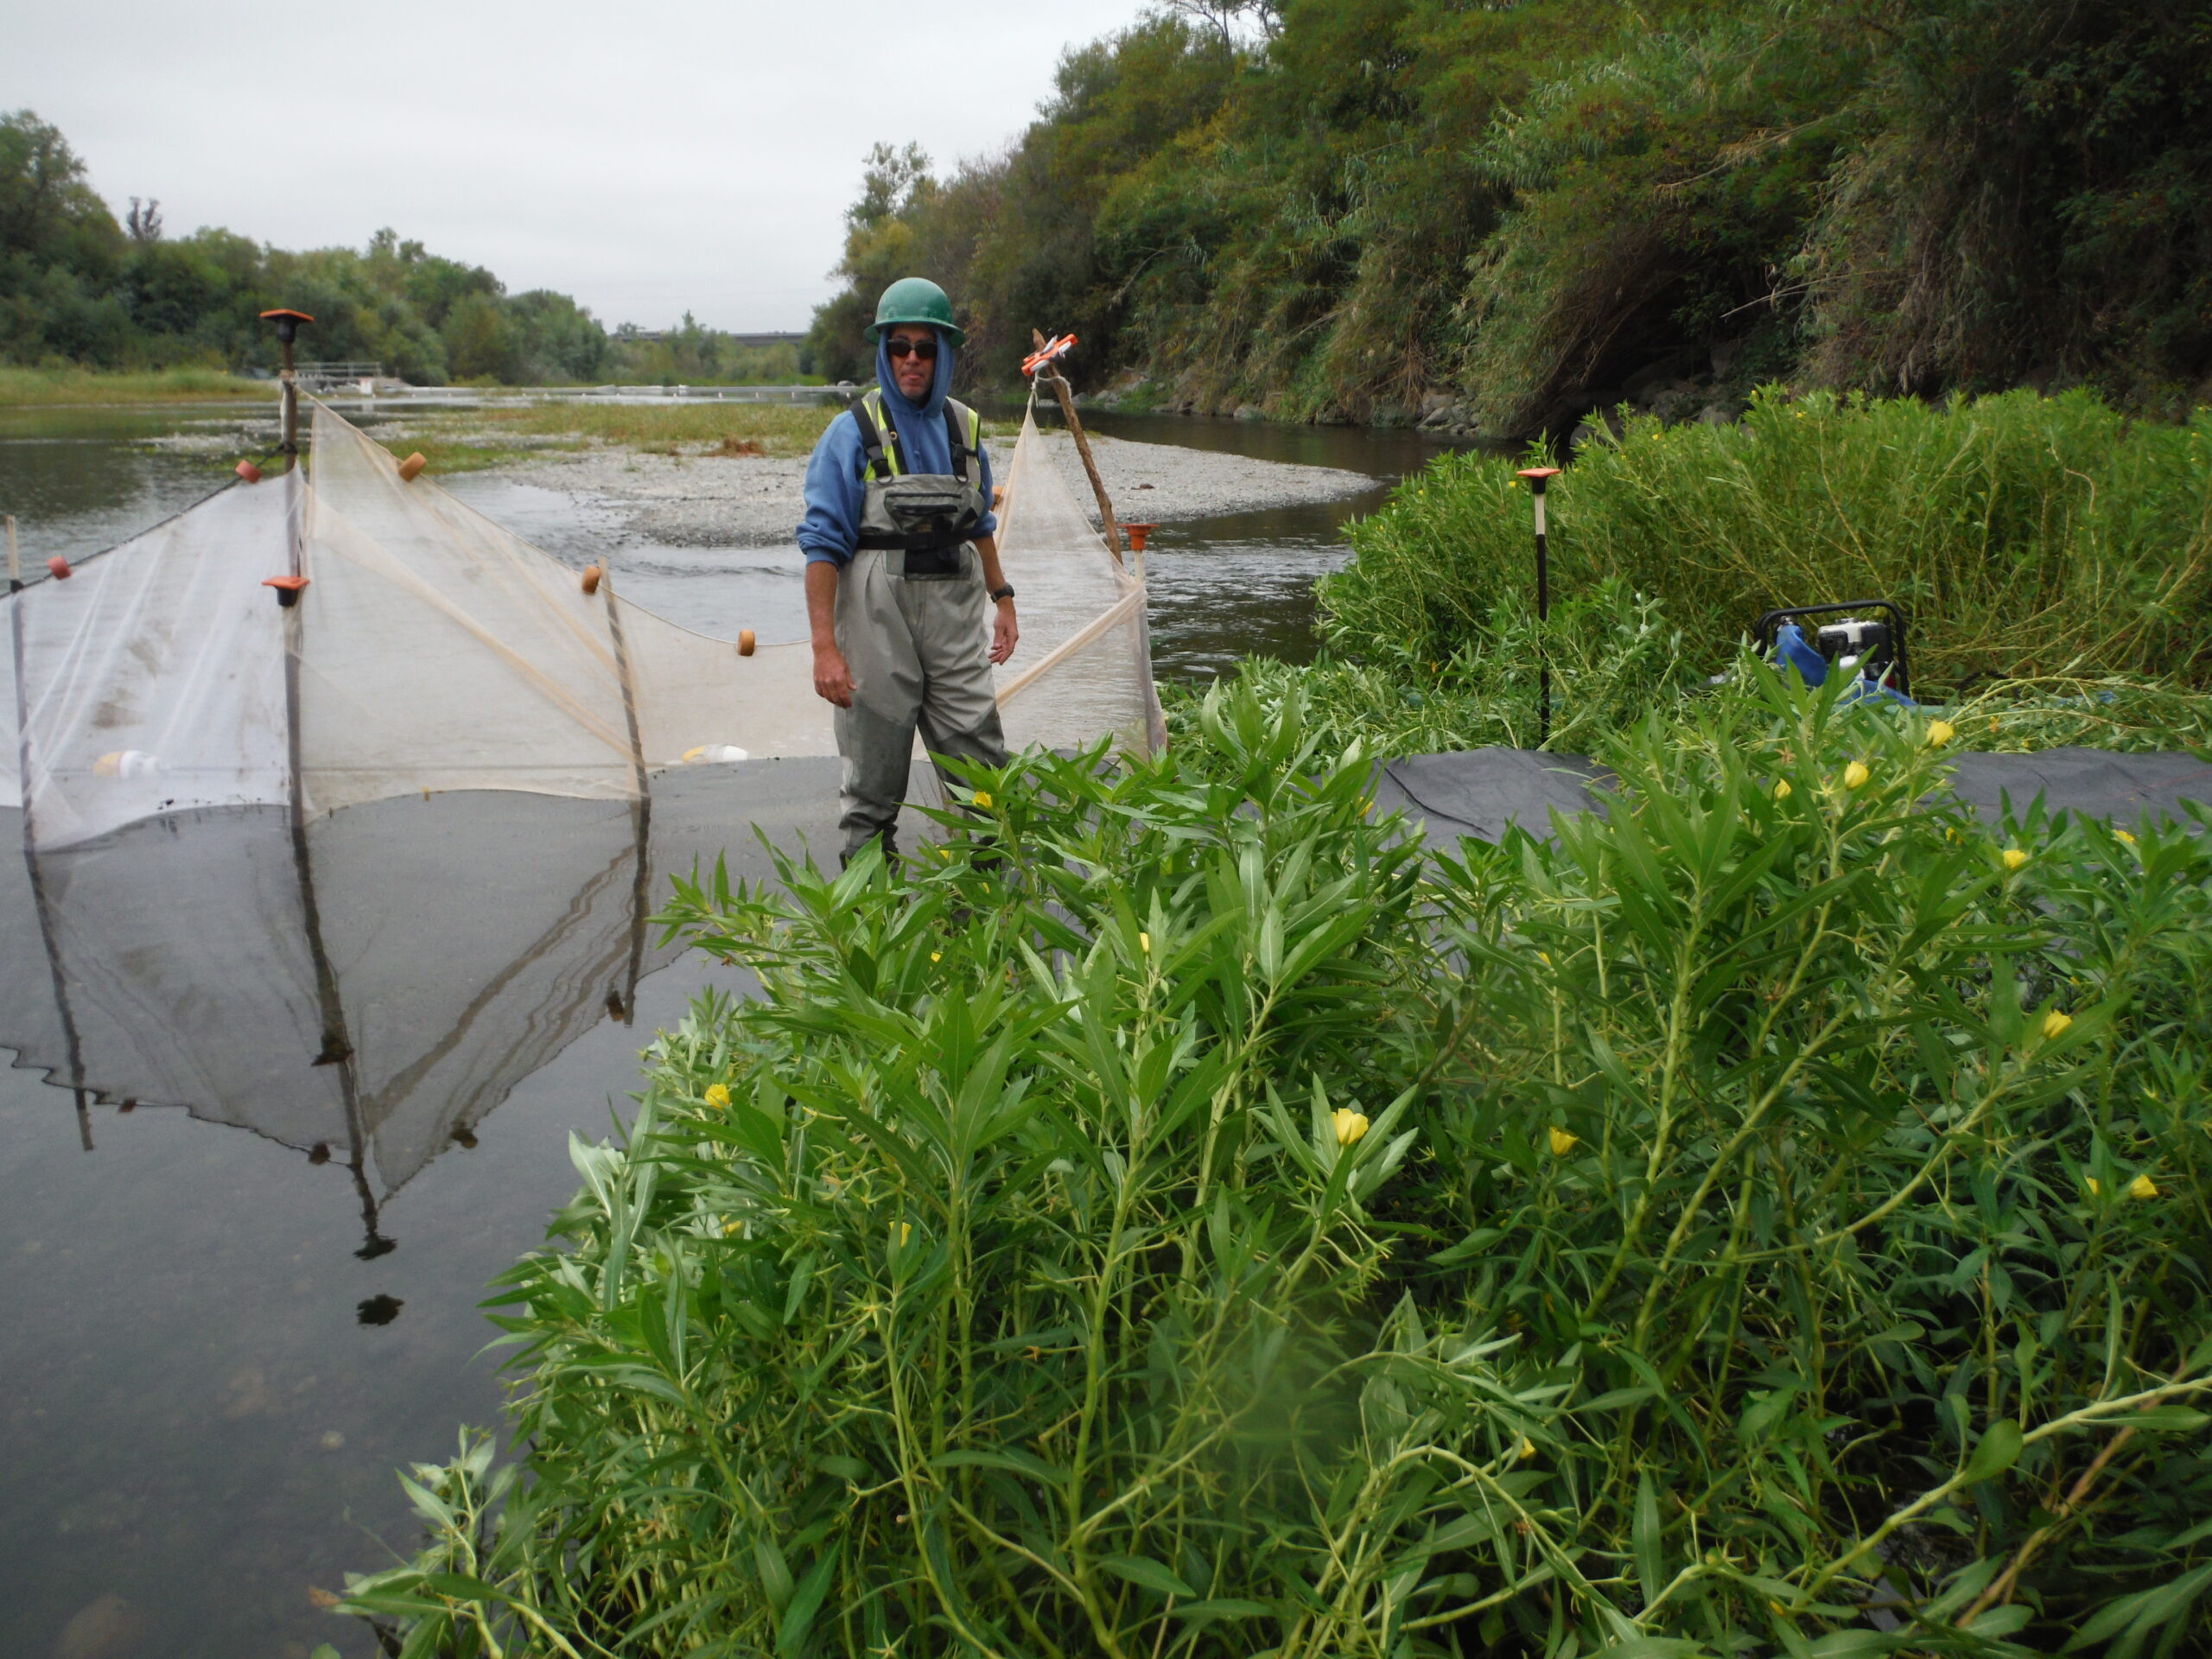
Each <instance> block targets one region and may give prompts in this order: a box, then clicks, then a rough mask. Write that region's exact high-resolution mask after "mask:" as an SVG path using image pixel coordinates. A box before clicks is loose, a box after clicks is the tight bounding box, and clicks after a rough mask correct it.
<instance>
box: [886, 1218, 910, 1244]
mask: <svg viewBox="0 0 2212 1659" xmlns="http://www.w3.org/2000/svg"><path fill="white" fill-rule="evenodd" d="M912 1236H914V1224H913V1223H912V1222H911V1221H902V1222H899V1223H897V1224H894V1225H893V1227H892V1229H891V1243H892V1247H893V1249H896V1248H898V1247H899V1245H901V1244H904V1243H906V1241H907V1240H908V1239H910V1238H912Z"/></svg>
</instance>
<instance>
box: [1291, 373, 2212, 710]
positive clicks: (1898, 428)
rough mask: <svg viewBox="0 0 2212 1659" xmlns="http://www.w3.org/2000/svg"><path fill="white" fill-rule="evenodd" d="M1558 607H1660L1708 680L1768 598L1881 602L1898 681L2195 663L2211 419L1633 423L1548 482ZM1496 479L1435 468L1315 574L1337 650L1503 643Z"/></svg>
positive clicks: (2206, 606) (2191, 668)
mask: <svg viewBox="0 0 2212 1659" xmlns="http://www.w3.org/2000/svg"><path fill="white" fill-rule="evenodd" d="M1550 520H1551V556H1552V571H1553V575H1552V582H1553V592H1554V594H1555V595H1561V596H1565V597H1567V598H1573V597H1575V596H1577V595H1588V594H1592V593H1594V592H1595V591H1596V590H1597V589H1598V588H1599V584H1600V583H1601V582H1604V581H1605V579H1606V578H1608V577H1611V578H1616V579H1618V581H1619V582H1621V583H1623V584H1624V585H1625V586H1626V587H1627V588H1629V589H1630V591H1632V592H1634V593H1637V594H1649V595H1656V596H1657V597H1659V598H1660V599H1662V600H1663V601H1664V602H1665V607H1666V614H1667V615H1668V617H1669V619H1671V620H1672V622H1673V625H1674V626H1676V627H1678V628H1680V629H1681V632H1682V635H1683V641H1684V647H1683V648H1684V652H1685V653H1686V655H1687V656H1688V658H1689V660H1690V661H1691V662H1693V663H1694V664H1696V665H1698V666H1699V667H1700V668H1702V669H1705V670H1707V671H1710V670H1712V669H1714V668H1718V667H1719V666H1721V665H1723V664H1726V662H1727V661H1728V659H1729V658H1732V656H1733V655H1734V652H1735V650H1736V645H1737V642H1738V639H1741V638H1742V637H1743V636H1744V635H1745V632H1747V631H1748V630H1749V629H1750V627H1751V624H1752V622H1753V620H1755V619H1756V618H1757V617H1758V614H1759V613H1761V612H1762V611H1764V610H1766V609H1767V608H1769V607H1776V606H1783V605H1789V604H1798V605H1810V604H1816V603H1820V602H1822V601H1850V600H1858V599H1866V598H1890V599H1895V600H1897V601H1901V602H1902V603H1903V604H1904V606H1905V607H1906V608H1907V610H1908V611H1909V612H1910V616H1911V620H1912V656H1913V661H1914V665H1915V670H1916V677H1917V678H1918V679H1919V680H1920V681H1921V682H1923V683H1924V684H1925V685H1926V686H1928V687H1929V688H1931V689H1935V688H1944V689H1948V690H1956V689H1958V688H1960V687H1961V686H1967V685H1971V684H1973V683H1977V682H1980V681H1983V680H1986V679H1991V678H2005V677H2018V676H2048V675H2081V674H2088V675H2095V674H2100V673H2107V672H2115V671H2116V672H2128V673H2138V674H2151V675H2173V676H2178V677H2182V678H2183V679H2185V680H2188V681H2190V682H2191V683H2201V682H2202V681H2203V680H2204V679H2205V678H2206V677H2207V675H2208V673H2212V628H2208V627H2207V626H2206V624H2207V621H2208V620H2212V412H2201V413H2200V414H2199V415H2198V416H2196V419H2195V420H2194V421H2192V422H2191V423H2188V424H2186V425H2167V424H2161V423H2149V422H2139V421H2134V420H2131V419H2129V418H2127V417H2126V416H2122V415H2120V413H2118V412H2117V411H2115V410H2112V409H2109V408H2107V407H2106V406H2105V405H2104V404H2100V403H2098V402H2097V401H2096V400H2095V399H2094V398H2093V397H2088V395H2086V394H2082V393H2069V394H2068V395H2065V396H2063V397H2040V396H2038V395H2037V394H2036V393H2034V392H2030V391H2014V392H2007V393H2005V394H2003V395H2001V396H1998V397H1985V398H1980V399H1977V400H1974V401H1961V402H1955V403H1952V404H1944V405H1942V406H1933V405H1929V404H1922V403H1917V402H1913V401H1910V400H1904V399H1900V400H1887V401H1885V400H1865V399H1844V398H1839V397H1829V396H1825V395H1823V396H1818V397H1806V398H1803V399H1800V400H1796V401H1792V400H1789V399H1786V398H1783V397H1778V396H1762V397H1760V398H1758V400H1757V401H1756V402H1755V403H1754V404H1753V405H1752V407H1751V410H1750V411H1749V413H1748V414H1747V415H1746V416H1745V418H1744V420H1743V422H1742V423H1741V424H1739V425H1733V426H1705V425H1690V426H1673V427H1669V426H1663V425H1662V424H1660V423H1658V422H1656V421H1655V420H1650V419H1639V420H1637V421H1636V422H1634V423H1631V424H1630V426H1629V427H1628V429H1627V430H1626V431H1625V433H1624V435H1622V436H1621V438H1620V439H1619V440H1618V442H1612V443H1599V444H1593V445H1591V446H1589V447H1587V448H1586V449H1585V450H1584V451H1583V452H1582V453H1581V454H1580V455H1579V456H1578V457H1577V458H1576V460H1575V462H1574V464H1573V466H1572V467H1569V468H1568V469H1567V473H1566V474H1565V475H1564V476H1563V477H1561V478H1559V479H1556V480H1554V481H1553V483H1552V486H1551V513H1550ZM1529 538H1530V514H1529V500H1528V497H1527V494H1526V492H1525V490H1524V489H1523V488H1522V486H1520V485H1519V484H1518V483H1517V482H1516V480H1515V479H1514V477H1513V465H1512V464H1510V463H1507V462H1503V461H1497V460H1494V459H1491V458H1487V457H1482V456H1475V455H1464V456H1456V457H1452V458H1450V459H1447V460H1445V461H1440V462H1439V463H1438V464H1436V465H1435V466H1433V467H1430V468H1429V469H1428V470H1427V472H1426V473H1424V474H1421V476H1420V477H1419V478H1417V479H1415V480H1412V481H1411V482H1409V483H1408V486H1406V487H1405V488H1402V489H1401V490H1400V491H1399V492H1398V493H1397V494H1396V495H1395V497H1394V498H1393V499H1392V500H1391V502H1390V504H1389V506H1388V507H1386V508H1385V509H1384V510H1383V512H1380V513H1378V514H1376V516H1375V517H1373V518H1369V519H1367V520H1366V521H1364V522H1363V523H1361V524H1357V525H1356V526H1355V527H1354V528H1353V530H1352V532H1351V539H1352V543H1353V545H1354V546H1355V548H1356V549H1357V552H1358V557H1357V559H1356V560H1355V561H1354V562H1353V563H1352V564H1351V566H1349V567H1348V568H1347V569H1344V571H1342V572H1340V573H1339V574H1338V575H1333V576H1331V577H1329V578H1327V579H1325V581H1324V582H1323V583H1322V584H1321V589H1320V593H1321V600H1322V606H1323V626H1324V630H1325V632H1326V634H1327V635H1328V637H1329V638H1330V639H1332V642H1333V643H1334V644H1335V645H1336V646H1337V647H1338V649H1339V650H1340V651H1341V652H1344V653H1346V654H1348V655H1350V656H1351V657H1353V658H1358V659H1361V660H1364V661H1368V662H1371V663H1374V664H1385V665H1389V664H1405V665H1408V666H1410V667H1412V668H1414V669H1415V670H1417V671H1421V670H1425V668H1426V665H1427V664H1428V663H1431V662H1441V661H1445V660H1448V659H1449V658H1452V656H1453V655H1454V654H1455V653H1457V652H1465V651H1466V650H1469V649H1479V648H1481V647H1482V646H1483V645H1484V642H1485V641H1486V640H1489V639H1493V638H1495V637H1497V632H1498V630H1499V628H1500V626H1502V623H1501V619H1502V618H1504V617H1507V616H1510V615H1511V614H1513V613H1515V610H1516V607H1518V608H1519V609H1521V610H1525V609H1526V607H1527V606H1528V603H1529V594H1530V589H1531V587H1532V582H1533V577H1532V575H1531V570H1530V565H1531V555H1530V550H1529Z"/></svg>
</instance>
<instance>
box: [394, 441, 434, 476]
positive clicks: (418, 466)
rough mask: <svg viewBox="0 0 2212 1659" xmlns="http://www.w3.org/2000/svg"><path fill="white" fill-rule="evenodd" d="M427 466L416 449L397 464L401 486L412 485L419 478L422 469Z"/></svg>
mask: <svg viewBox="0 0 2212 1659" xmlns="http://www.w3.org/2000/svg"><path fill="white" fill-rule="evenodd" d="M429 464H430V463H429V461H425V460H423V452H422V451H421V450H420V449H417V450H416V452H415V453H414V454H411V455H410V456H408V457H407V459H406V460H404V461H401V462H400V463H399V481H400V482H401V483H403V484H412V483H413V482H414V481H415V480H416V478H418V477H419V476H421V474H422V471H423V468H424V467H427V466H429Z"/></svg>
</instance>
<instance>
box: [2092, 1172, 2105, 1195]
mask: <svg viewBox="0 0 2212 1659" xmlns="http://www.w3.org/2000/svg"><path fill="white" fill-rule="evenodd" d="M2103 1191H2104V1188H2102V1187H2101V1186H2099V1185H2097V1178H2096V1177H2095V1176H2094V1175H2092V1176H2090V1177H2089V1196H2090V1197H2091V1198H2095V1197H2096V1196H2097V1194H2098V1193H2100V1192H2103Z"/></svg>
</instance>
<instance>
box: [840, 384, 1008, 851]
mask: <svg viewBox="0 0 2212 1659" xmlns="http://www.w3.org/2000/svg"><path fill="white" fill-rule="evenodd" d="M881 415H882V405H881V394H880V391H873V390H872V391H868V393H866V394H865V395H864V396H863V397H861V398H859V399H858V400H856V401H855V404H854V405H853V418H854V420H855V423H857V424H858V425H859V427H860V432H861V450H862V452H863V453H864V454H866V456H867V458H868V477H867V478H866V480H864V483H865V496H864V499H863V501H862V505H861V534H860V545H859V548H858V550H856V551H855V553H854V555H853V557H852V560H851V562H850V563H848V564H847V565H846V566H845V568H844V569H843V571H842V573H841V574H840V575H839V577H838V581H837V611H836V632H837V649H838V650H839V651H840V652H842V653H843V654H844V658H845V664H846V666H847V667H848V668H849V670H850V671H851V672H852V677H853V706H852V707H851V708H849V709H839V710H837V713H836V733H837V753H839V755H841V756H842V758H843V760H844V779H843V789H842V794H841V797H840V804H841V805H842V809H843V810H842V815H841V816H840V817H839V819H838V827H839V829H841V830H842V832H843V836H844V852H845V855H846V856H847V857H848V858H849V857H850V856H851V855H853V854H854V853H855V852H857V851H858V850H859V849H861V847H863V846H865V845H866V844H867V843H868V842H869V841H870V840H873V839H874V838H876V837H878V836H880V837H881V838H882V840H883V842H884V850H885V852H886V853H887V854H889V853H891V852H893V850H895V849H894V846H893V835H894V832H895V831H896V829H897V827H898V823H899V805H900V804H901V803H902V802H903V801H904V800H905V799H906V794H907V791H908V785H909V781H910V779H911V772H912V760H913V749H914V732H915V728H916V727H917V726H918V727H919V728H920V729H921V734H922V743H923V747H925V748H926V749H927V750H928V751H929V752H930V753H931V754H932V755H944V756H948V757H950V758H952V759H955V760H976V761H979V762H981V763H982V764H983V765H985V766H1004V765H1005V764H1006V740H1005V737H1004V735H1003V734H1001V731H1000V728H999V710H998V699H997V696H995V693H994V691H993V690H992V687H991V660H990V645H989V632H988V626H987V625H986V622H985V620H984V611H985V604H984V596H983V580H982V559H981V557H980V556H978V555H977V553H976V550H975V547H974V546H973V545H972V543H971V539H970V538H971V537H973V536H974V535H975V531H976V525H977V524H981V523H982V518H983V512H984V506H983V497H982V490H981V489H980V488H979V487H978V485H977V483H976V481H975V478H976V476H977V475H978V469H976V466H975V457H976V444H977V442H979V440H980V436H981V431H982V422H981V420H980V419H979V418H978V417H977V416H976V413H975V411H974V410H969V409H967V408H965V407H963V406H962V405H961V404H954V403H950V402H948V403H947V404H946V405H945V429H946V435H947V437H948V438H949V439H950V441H951V448H952V466H953V470H952V472H951V474H938V473H921V474H915V473H910V472H908V471H907V470H906V456H905V454H904V451H903V447H902V446H901V445H900V444H899V435H898V433H897V432H896V431H895V430H893V429H889V428H887V427H886V426H884V424H883V423H882V418H881ZM886 440H887V441H888V443H887V442H886ZM938 775H939V777H940V778H941V779H944V780H945V781H947V782H952V781H957V780H956V779H953V778H952V777H951V774H950V773H949V772H946V771H945V770H944V767H942V766H939V767H938Z"/></svg>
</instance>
